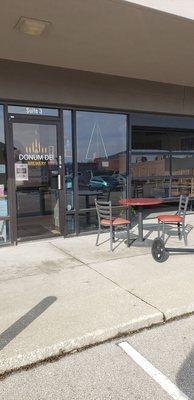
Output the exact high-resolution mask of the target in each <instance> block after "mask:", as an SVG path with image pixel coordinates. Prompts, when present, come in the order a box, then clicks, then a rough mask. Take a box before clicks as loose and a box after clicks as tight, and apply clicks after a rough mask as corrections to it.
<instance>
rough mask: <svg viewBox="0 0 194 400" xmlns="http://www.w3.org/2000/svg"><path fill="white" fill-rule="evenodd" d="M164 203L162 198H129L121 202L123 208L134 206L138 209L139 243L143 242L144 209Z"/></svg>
mask: <svg viewBox="0 0 194 400" xmlns="http://www.w3.org/2000/svg"><path fill="white" fill-rule="evenodd" d="M162 202H163V200H162V198H151V197H141V198H133V197H131V198H129V199H122V200H119V204H121V205H122V206H128V207H131V206H134V207H137V212H138V241H139V242H140V243H142V242H143V240H144V238H143V207H146V206H156V205H159V204H161V203H162Z"/></svg>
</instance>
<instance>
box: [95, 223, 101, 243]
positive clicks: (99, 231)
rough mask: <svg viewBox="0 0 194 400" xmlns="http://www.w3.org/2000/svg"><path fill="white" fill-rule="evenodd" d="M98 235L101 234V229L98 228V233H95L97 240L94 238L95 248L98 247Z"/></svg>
mask: <svg viewBox="0 0 194 400" xmlns="http://www.w3.org/2000/svg"><path fill="white" fill-rule="evenodd" d="M100 233H101V229H100V227H99V228H98V233H97V238H96V246H98V240H99V236H100Z"/></svg>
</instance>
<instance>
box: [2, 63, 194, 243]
mask: <svg viewBox="0 0 194 400" xmlns="http://www.w3.org/2000/svg"><path fill="white" fill-rule="evenodd" d="M0 87H1V93H2V101H0V135H1V140H0V142H1V148H0V152H1V153H0V159H1V163H0V243H1V244H2V245H4V244H10V243H11V244H15V243H18V242H19V241H22V240H31V239H39V238H45V237H46V238H47V237H55V236H59V235H62V236H68V235H78V234H86V233H88V232H94V231H95V230H96V227H97V219H96V212H95V207H94V199H95V198H96V197H100V198H102V199H104V200H106V199H110V200H111V202H112V205H113V208H114V211H115V212H117V213H118V212H119V213H123V212H124V210H122V208H121V207H119V206H118V201H119V199H121V198H124V197H126V196H135V197H141V196H144V197H163V198H164V199H166V206H167V207H168V205H169V204H170V202H172V201H173V198H176V197H178V196H179V194H180V193H189V194H190V196H191V197H192V196H194V178H193V177H194V117H192V115H193V114H194V113H193V109H194V96H193V93H194V92H193V89H192V88H189V87H188V88H187V87H182V86H178V85H167V84H160V83H156V82H148V81H143V80H142V81H140V80H133V79H124V78H118V77H109V76H106V75H101V74H93V73H85V72H80V71H71V70H63V69H58V68H50V67H43V66H35V65H31V64H25V63H14V62H7V61H3V62H2V63H1V65H0ZM168 200H169V202H168Z"/></svg>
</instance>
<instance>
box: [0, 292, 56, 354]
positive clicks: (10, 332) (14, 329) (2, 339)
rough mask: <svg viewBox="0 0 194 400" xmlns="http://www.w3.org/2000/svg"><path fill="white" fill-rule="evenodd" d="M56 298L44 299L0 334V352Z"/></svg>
mask: <svg viewBox="0 0 194 400" xmlns="http://www.w3.org/2000/svg"><path fill="white" fill-rule="evenodd" d="M56 300H57V297H55V296H49V297H45V298H44V299H43V300H41V301H40V303H38V304H37V305H36V306H34V307H33V308H31V310H30V311H28V312H27V313H26V314H24V315H23V316H22V317H21V318H20V319H18V320H17V321H16V322H14V324H12V325H11V326H10V327H9V328H8V329H6V330H5V331H4V332H2V333H1V334H0V350H2V349H3V348H4V347H5V346H7V344H8V343H10V342H11V341H12V340H13V339H14V338H15V337H16V336H17V335H19V334H20V333H21V332H22V331H23V330H24V329H25V328H27V326H29V325H30V324H31V323H32V322H33V321H34V320H35V319H36V318H38V317H39V316H40V315H41V314H42V313H43V312H44V311H46V310H47V308H48V307H50V306H51V305H52V304H53V303H54V302H55V301H56Z"/></svg>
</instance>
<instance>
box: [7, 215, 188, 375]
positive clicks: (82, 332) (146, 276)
mask: <svg viewBox="0 0 194 400" xmlns="http://www.w3.org/2000/svg"><path fill="white" fill-rule="evenodd" d="M189 222H191V220H190V221H189ZM155 228H156V227H155V223H154V224H152V221H149V222H146V225H145V234H147V236H149V238H151V239H152V238H154V237H155V236H156V232H155ZM133 233H134V234H136V231H135V229H134V232H133ZM122 236H123V234H122V233H120V234H118V237H119V239H118V241H117V242H116V245H115V251H114V252H113V253H111V252H110V251H109V243H108V242H107V238H108V237H107V235H106V234H104V235H102V241H103V242H104V243H103V244H102V245H101V246H99V247H97V248H96V247H95V239H96V236H95V235H91V236H85V237H76V238H69V239H63V238H59V239H52V240H50V241H39V242H33V243H32V242H31V243H25V244H20V245H18V246H17V247H9V248H1V249H0V252H1V259H0V331H1V333H0V351H1V358H0V374H3V373H5V372H7V371H11V370H14V369H18V368H21V367H24V366H27V365H30V364H33V363H37V362H39V361H42V360H45V359H48V358H51V357H55V356H58V355H60V354H63V353H67V352H70V351H73V350H76V349H80V348H83V347H85V346H89V345H92V344H96V343H99V342H102V341H104V340H107V339H110V338H113V337H116V336H119V335H122V334H125V333H129V332H133V331H136V330H139V329H142V328H146V327H150V326H151V325H154V324H159V323H163V322H164V321H166V320H168V319H171V318H174V317H177V316H180V315H185V314H187V313H191V312H193V311H194V294H193V287H194V262H193V260H194V258H193V256H192V255H191V254H190V255H189V254H188V255H181V254H179V255H174V256H172V257H170V258H169V259H168V260H167V262H165V263H164V264H159V263H156V262H154V260H153V259H152V257H151V255H150V248H146V247H144V248H139V247H135V245H134V246H132V247H131V248H130V249H129V248H127V247H126V244H125V241H123V239H122ZM168 242H169V244H170V245H176V246H180V245H182V243H180V242H179V241H178V239H177V237H176V236H174V235H173V232H172V234H171V236H170V238H169V240H168ZM189 242H190V243H189V244H190V245H192V244H193V246H194V232H193V230H191V232H190V234H189Z"/></svg>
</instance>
